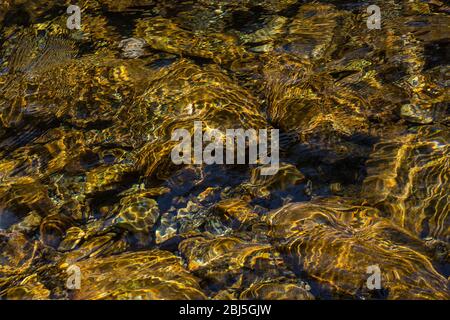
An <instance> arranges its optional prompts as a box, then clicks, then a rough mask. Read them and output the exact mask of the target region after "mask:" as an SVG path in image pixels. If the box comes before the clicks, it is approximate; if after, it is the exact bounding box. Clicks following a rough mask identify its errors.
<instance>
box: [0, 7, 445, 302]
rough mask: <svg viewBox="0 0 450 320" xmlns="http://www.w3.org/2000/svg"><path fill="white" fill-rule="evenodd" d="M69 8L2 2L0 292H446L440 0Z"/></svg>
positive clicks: (298, 296)
mask: <svg viewBox="0 0 450 320" xmlns="http://www.w3.org/2000/svg"><path fill="white" fill-rule="evenodd" d="M70 4H71V3H70V2H69V1H23V0H21V1H2V2H1V3H0V39H1V42H0V299H294V300H310V299H340V298H343V299H349V298H350V299H449V298H450V290H449V277H450V256H449V254H450V242H449V241H450V229H449V228H450V221H449V217H448V213H449V205H448V200H449V199H448V197H449V196H448V194H449V166H450V164H449V147H448V146H449V138H450V134H449V127H448V125H449V109H448V102H449V96H448V81H449V79H448V75H449V67H448V46H449V38H448V35H449V34H450V33H449V26H450V23H449V22H450V18H449V15H448V14H449V11H450V8H449V7H448V5H447V4H445V2H444V1H437V0H433V1H431V0H430V1H409V0H408V1H407V0H405V1H402V0H390V1H373V2H372V3H371V4H374V5H378V6H379V7H380V9H381V13H382V18H381V29H369V28H368V26H367V19H368V18H369V14H367V13H366V7H367V5H368V3H366V2H364V3H362V2H358V1H345V0H343V1H332V0H329V1H316V2H310V1H296V0H283V1H273V0H258V1H256V0H242V1H241V0H239V1H237V0H236V1H234V0H233V1H221V0H217V1H214V0H201V1H164V0H161V1H153V0H123V1H109V0H101V1H100V0H99V1H90V0H85V1H79V2H78V5H79V6H80V8H81V17H82V20H81V29H80V30H77V29H74V30H70V29H69V28H67V24H66V23H67V18H68V17H69V15H68V14H67V12H66V9H67V7H68V6H69V5H70ZM194 121H201V123H202V128H203V132H204V133H208V132H210V131H211V129H218V130H220V131H221V132H224V131H225V130H227V129H239V128H242V129H255V130H258V129H279V130H280V143H279V144H280V163H279V170H278V172H277V173H276V174H274V175H271V176H266V175H263V173H262V169H263V166H262V165H261V164H251V165H244V164H224V165H221V164H212V165H205V164H196V165H188V164H184V165H176V164H174V162H173V161H172V160H171V152H172V150H173V148H174V147H175V146H176V145H177V142H176V141H172V139H171V138H172V137H171V136H172V133H173V132H174V130H176V129H186V130H187V131H188V132H189V133H191V134H194V131H195V126H194ZM249 148H250V147H249ZM377 276H378V280H374V279H376V277H377ZM74 277H75V278H74ZM378 284H379V285H378Z"/></svg>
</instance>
